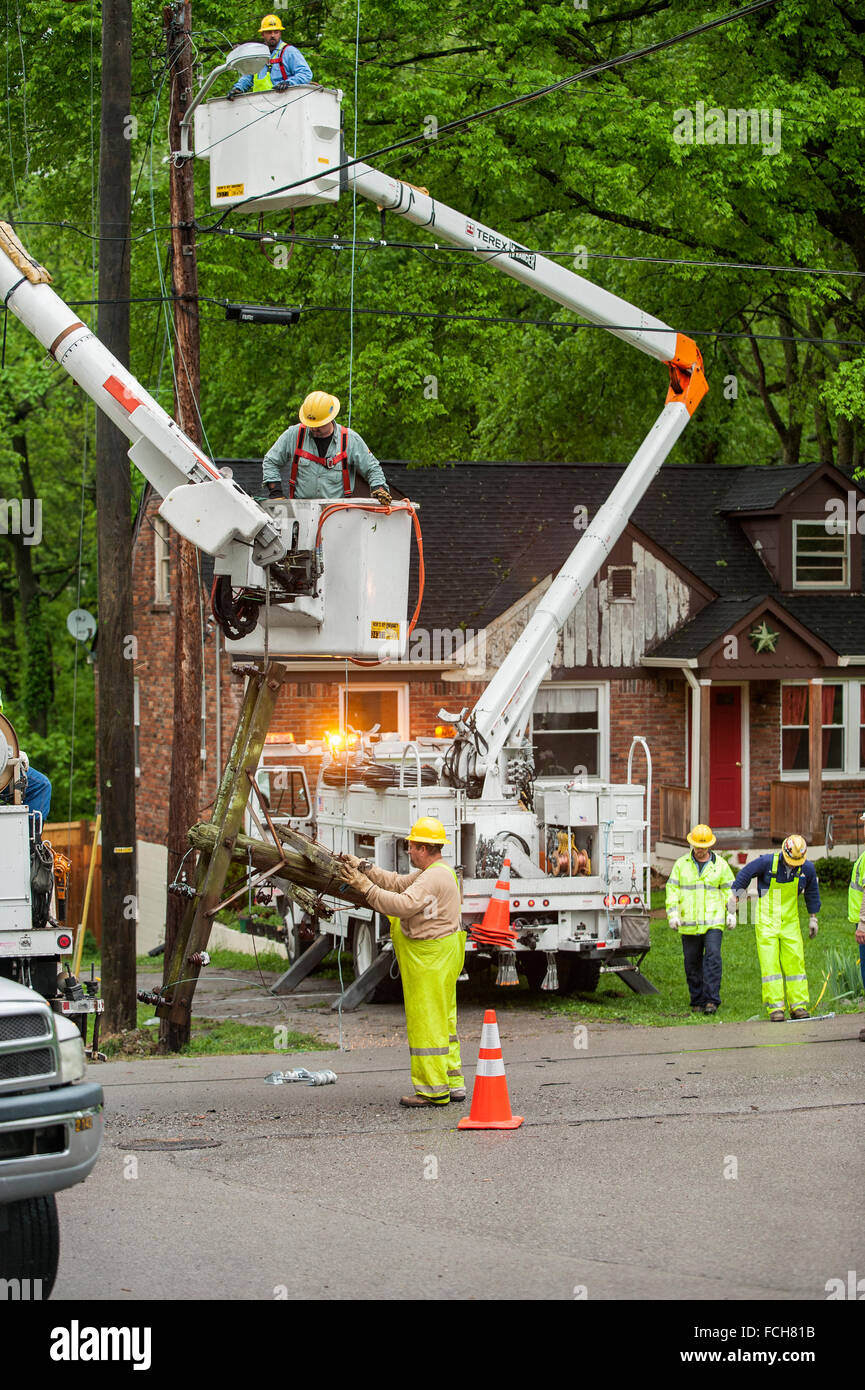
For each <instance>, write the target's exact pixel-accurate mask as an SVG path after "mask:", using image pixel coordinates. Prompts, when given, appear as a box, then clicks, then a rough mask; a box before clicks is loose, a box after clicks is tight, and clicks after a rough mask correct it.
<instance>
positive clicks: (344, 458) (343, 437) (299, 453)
mask: <svg viewBox="0 0 865 1390" xmlns="http://www.w3.org/2000/svg"><path fill="white" fill-rule="evenodd" d="M339 429H340V440H339V448H338V449H337V451H336V453H335V454H334V456H333V458H332V459H329V458H322V457H321V455H320V454H318V453H315V454H309V453H307V451H306V449H304V447H303V446H304V444H305V443H306V425H301V427H300V433H299V435H298V436H297V444H296V445H295V449H294V457H293V459H292V460H291V477H290V478H289V480H288V495H289V497H293V496H294V493H295V489H296V487H297V465H298V463H299V461H300V460H301V459H309V461H310V463H317V464H318V465H319V466H320V467H321V468H336V465H337V464H338V463H341V464H342V491H343V496H344V497H351V481H350V479H349V476H348V448H347V441H348V430H347V429H346V427H345V425H340V426H339Z"/></svg>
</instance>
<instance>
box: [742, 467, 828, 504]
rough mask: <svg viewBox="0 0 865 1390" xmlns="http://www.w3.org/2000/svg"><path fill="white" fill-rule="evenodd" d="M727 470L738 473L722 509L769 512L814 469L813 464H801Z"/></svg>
mask: <svg viewBox="0 0 865 1390" xmlns="http://www.w3.org/2000/svg"><path fill="white" fill-rule="evenodd" d="M724 472H725V473H734V474H737V475H738V476H737V477H735V478H734V479H733V480H732V482H731V484H730V487H729V488H728V490H727V493H726V495H725V497H724V499H723V501H722V503H721V510H722V511H725V512H756V511H768V510H769V509H770V508H771V507H775V506H777V504H778V503H779V502H780V500H781V498H782V497H784V496H785V495H786V494H787V493H788V492H792V491H793V488H794V487H798V486H799V484H800V483H803V482H804V481H805V479H806V478H807V477H808V475H809V474H810V473H813V472H814V464H813V463H800V464H796V465H795V466H794V467H788V468H775V467H772V468H754V467H751V468H730V469H724Z"/></svg>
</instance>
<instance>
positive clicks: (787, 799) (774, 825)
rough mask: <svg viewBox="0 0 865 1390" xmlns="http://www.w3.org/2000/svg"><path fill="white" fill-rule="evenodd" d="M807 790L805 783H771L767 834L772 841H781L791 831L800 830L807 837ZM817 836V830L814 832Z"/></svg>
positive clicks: (808, 803) (808, 812) (808, 816)
mask: <svg viewBox="0 0 865 1390" xmlns="http://www.w3.org/2000/svg"><path fill="white" fill-rule="evenodd" d="M809 795H810V793H809V788H808V783H807V782H773V783H772V786H771V795H770V799H769V821H770V827H769V833H770V835H771V837H772V839H773V840H775V841H776V842H777V841H778V840H783V839H784V836H785V835H789V834H790V831H791V830H801V833H802V834H803V835H805V836H809V829H808V821H809V819H810V802H809ZM816 833H817V834H818V835H819V833H820V832H819V829H818V830H817V832H816Z"/></svg>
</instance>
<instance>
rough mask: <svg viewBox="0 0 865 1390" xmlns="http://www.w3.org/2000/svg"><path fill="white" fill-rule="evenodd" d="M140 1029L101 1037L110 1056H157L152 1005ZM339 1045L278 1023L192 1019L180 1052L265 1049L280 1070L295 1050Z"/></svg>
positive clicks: (141, 1012)
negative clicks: (292, 1030)
mask: <svg viewBox="0 0 865 1390" xmlns="http://www.w3.org/2000/svg"><path fill="white" fill-rule="evenodd" d="M137 1007H138V1018H137V1028H136V1029H135V1030H134V1031H131V1032H127V1033H122V1034H119V1035H118V1036H116V1037H106V1038H103V1039H101V1040H100V1043H99V1047H100V1050H101V1051H102V1052H104V1053H105V1055H106V1057H109V1058H118V1057H157V1056H164V1055H165V1054H163V1053H159V1052H158V1038H159V1027H158V1025H157V1024H155V1023H150V1024H149V1026H148V1023H149V1020H151V1019H153V1018H154V1017H155V1014H154V1011H153V1006H152V1004H139V1005H138V1006H137ZM334 1046H335V1044H334V1043H329V1042H325V1041H324V1040H323V1039H322V1038H319V1037H316V1036H315V1035H314V1034H312V1033H295V1032H289V1031H287V1030H286V1029H285V1028H284V1026H283V1025H282V1024H281V1023H279V1022H276V1023H274V1025H273V1027H264V1026H262V1025H260V1024H249V1023H239V1022H237V1021H236V1020H234V1019H226V1020H225V1021H224V1022H221V1021H219V1020H217V1019H213V1018H196V1017H195V1016H193V1019H192V1036H191V1039H190V1041H189V1042H188V1043H187V1045H186V1047H183V1048H181V1050H180V1052H179V1053H177V1054H172V1055H176V1056H179V1057H207V1056H213V1057H219V1056H225V1055H230V1054H233V1053H237V1052H261V1053H269V1054H272V1055H273V1057H274V1058H275V1059H276V1061H275V1065H278V1068H279V1070H283V1071H284V1070H285V1067H286V1066H287V1062H286V1063H284V1064H283V1063H282V1061H281V1059H282V1058H288V1057H290V1056H291V1054H292V1053H294V1052H328V1051H331V1050H332V1048H333V1047H334Z"/></svg>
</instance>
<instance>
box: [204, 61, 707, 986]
mask: <svg viewBox="0 0 865 1390" xmlns="http://www.w3.org/2000/svg"><path fill="white" fill-rule="evenodd" d="M341 99H342V93H341V92H339V91H336V90H328V89H325V88H322V87H318V86H311V87H309V88H308V89H304V88H297V87H295V88H293V89H292V92H291V94H290V95H289V94H286V93H278V92H266V93H258V94H255V95H251V96H249V97H245V98H243V100H238V101H236V102H234V103H231V102H228V101H226V100H225V99H219V98H218V99H215V100H211V101H209V102H208V103H207V104H206V105H204V106H200V107H199V108H198V109H197V110H195V113H194V117H195V149H196V154H197V156H198V157H203V158H206V159H208V160H209V161H210V192H211V205H212V206H213V207H215V208H223V209H225V208H235V209H237V210H240V211H244V212H261V211H267V210H275V209H281V208H289V207H302V206H307V205H309V204H311V203H317V202H318V203H329V202H334V201H336V200H337V199H338V197H339V195H340V192H341V191H344V190H346V189H351V190H353V191H354V192H355V193H356V194H358V195H359V196H361V197H364V198H367V199H369V200H371V201H372V202H373V203H375V204H376V205H377V206H378V207H379V208H380V209H383V210H385V211H387V212H390V213H392V214H394V215H396V216H399V217H403V218H405V219H407V220H408V221H409V222H412V223H414V224H415V226H418V227H421V228H423V229H425V230H426V231H427V232H428V233H429V235H430V236H431V237H432V238H433V240H434V241H435V242H439V241H447V242H449V243H451V244H452V245H456V246H460V247H463V248H465V249H466V250H468V251H471V252H473V253H475V255H476V256H477V258H478V259H479V260H481V261H486V262H488V263H489V264H490V265H492V266H493V267H494V268H495V269H497V270H500V271H502V272H503V273H504V274H506V275H508V276H510V277H512V278H513V279H515V280H518V281H519V282H521V283H522V284H524V285H526V286H527V287H529V288H531V289H533V290H535V291H536V292H537V293H538V294H541V295H544V296H545V297H546V298H548V299H552V300H554V301H555V302H556V303H558V304H561V305H563V306H565V307H566V308H568V309H571V310H573V311H575V312H577V313H580V314H582V315H583V316H584V318H586V319H588V320H589V322H591V323H594V324H597V325H599V326H600V327H602V328H605V329H606V330H607V331H608V332H610V333H611V334H613V335H614V336H616V337H618V338H621V339H622V340H623V341H624V342H626V343H628V344H630V345H631V346H632V347H635V348H637V349H638V350H639V351H641V352H644V353H646V354H647V355H648V356H650V357H652V358H654V359H655V360H656V361H658V362H660V363H663V364H664V365H665V366H666V368H667V371H668V373H669V389H668V392H667V396H666V400H665V402H664V406H663V409H662V410H661V413H660V415H659V416H658V418H657V420H656V421H655V423H654V424H653V426H652V428H651V429H650V431H649V433H648V435H647V436H646V438H645V440H644V441H643V443H642V444H641V445H640V447H639V448H638V450H637V451H636V453H635V455H634V457H633V458H632V460H631V462H630V464H629V465H628V468H627V469H626V470H625V472H624V474H623V476H622V478H621V480H620V481H619V483H618V484H617V486H616V487H615V488H614V490H613V492H612V493H611V495H610V497H609V498H608V499H607V501H606V502H605V503H604V505H603V506H602V507H601V509H600V510H599V512H598V513H597V515H596V516H595V518H594V520H593V521H592V522H591V524H590V525H589V526H588V528H587V529H586V530H585V532H584V533H583V534H582V536H581V538H580V540H579V542H578V544H577V545H576V546H575V548H574V550H573V552H572V553H571V555H570V556H569V557H568V559H567V560H566V561H565V563H564V565H563V566H562V568H561V569H560V571H559V573H558V575H557V576H556V577H555V579H554V580H553V582H552V584H551V586H550V587H549V589H548V590H547V591H546V593H545V594H544V596H543V597H542V599H541V600H540V602H539V603H538V605H537V607H536V609H535V611H534V614H533V616H532V618H531V620H530V621H529V623H528V624H527V626H526V628H525V630H524V631H523V633H522V634H521V636H520V637H519V639H518V640H517V641H516V643H515V644H514V646H513V648H512V650H511V651H510V652H509V654H508V655H507V657H506V658H505V660H504V662H503V663H502V664H501V666H500V667H499V669H498V671H497V672H496V673H495V675H494V676H493V678H492V680H491V681H490V683H489V685H488V686H487V687H486V689H485V691H484V692H483V694H482V695H481V696H480V698H479V699H478V700H477V702H476V704H475V706H474V708H473V709H471V710H468V709H462V710H459V711H454V712H448V711H446V710H442V711H441V716H440V717H441V718H442V719H443V720H445V721H447V722H448V723H449V724H451V725H452V726H453V727H454V729H455V736H454V738H453V740H452V742H451V744H450V746H449V747H447V748H443V747H442V745H441V744H438V745H437V744H436V743H435V742H434V741H432V740H429V741H423V740H419V741H417V742H416V743H413V744H399V743H390V744H387V745H385V744H377V745H375V747H374V749H373V752H374V755H375V756H374V757H370V756H364V755H363V754H350V753H345V754H342V755H340V756H337V757H332V758H325V760H324V762H323V764H322V768H321V773H320V775H319V782H318V787H317V790H316V796H315V812H314V821H313V828H314V833H315V835H316V836H317V838H318V839H319V840H320V841H321V842H322V843H323V844H324V845H326V846H327V847H328V848H331V849H333V850H334V851H336V852H350V853H353V854H356V855H358V856H359V857H361V858H367V859H373V860H374V861H375V862H376V863H378V864H380V865H382V866H383V867H385V868H388V869H396V870H399V871H401V872H407V871H408V869H409V867H410V866H409V864H408V859H407V856H406V853H405V850H404V849H403V848H402V847H401V846H402V839H403V837H404V836H405V834H406V830H407V828H408V827H409V826H410V825H411V824H412V823H413V821H414V820H415V819H417V818H418V817H420V816H421V815H426V816H435V817H437V818H438V819H440V820H441V821H442V822H443V824H444V826H445V829H446V831H447V836H448V839H449V840H450V841H451V842H452V843H451V845H450V847H448V848H446V849H445V857H446V859H447V860H448V862H450V863H452V864H453V866H454V867H455V868H457V870H458V871H459V872H460V873H461V875H462V888H463V922H464V925H465V926H466V927H467V928H468V929H469V930H470V929H471V927H472V926H473V925H474V924H477V923H479V922H481V921H482V918H483V915H484V912H485V910H486V907H487V904H488V903H489V900H490V896H491V892H492V888H493V885H494V883H495V880H496V877H497V875H498V873H499V872H500V870H501V866H502V863H503V860H504V859H505V858H508V859H510V862H511V870H512V874H513V875H514V877H513V881H512V883H511V912H512V924H513V926H514V927H515V928H516V931H517V937H518V945H517V958H518V964H519V965H520V968H522V969H523V970H524V972H525V973H526V974H527V975H528V977H529V981H530V983H531V984H535V985H545V986H546V987H547V988H553V987H555V984H554V982H555V981H556V979H558V985H559V987H561V988H565V989H566V988H568V986H569V985H570V986H576V987H582V988H586V987H593V986H594V984H596V982H597V979H598V972H599V971H600V969H601V968H602V967H603V968H606V969H614V970H618V971H620V972H621V973H622V975H623V977H624V978H625V979H626V981H627V983H629V984H630V985H631V987H632V988H635V989H637V990H645V991H649V990H651V989H652V986H651V985H649V984H648V981H646V980H645V977H643V976H641V975H640V974H639V973H638V972H637V971H635V970H634V969H633V963H632V962H633V957H634V955H635V954H636V955H637V956H638V957H640V956H641V954H642V953H643V952H644V951H645V950H646V949H647V948H648V931H647V927H646V918H645V914H646V913H647V911H648V907H649V887H650V877H649V876H650V866H649V857H650V849H651V843H650V840H651V836H650V824H649V819H650V807H651V758H650V754H649V749H648V746H647V745H646V743H645V740H644V739H642V738H640V737H637V738H635V739H634V741H633V743H632V745H631V752H630V756H629V761H628V780H627V782H626V783H624V784H618V785H610V784H607V783H603V782H600V781H591V780H589V779H588V778H580V777H576V778H574V777H571V778H568V777H563V778H561V779H556V780H553V779H544V781H543V783H541V782H540V781H536V780H535V776H534V768H533V765H532V758H531V747H530V743H529V741H528V737H527V727H528V724H529V719H530V716H531V712H532V706H533V703H534V700H535V698H536V696H537V693H538V690H539V688H540V686H541V684H542V683H543V681H544V680H546V678H547V677H548V676H549V674H550V671H551V668H552V663H553V659H554V656H555V650H556V643H557V640H558V634H559V632H560V630H561V628H562V625H563V624H564V622H565V621H566V619H567V618H568V616H569V614H570V613H571V612H572V611H573V609H574V607H575V605H576V604H577V603H578V602H579V600H580V598H581V597H582V595H583V594H584V593H585V592H586V590H587V589H588V587H589V586H590V585H591V583H592V580H593V578H594V576H595V575H596V574H597V572H598V570H599V568H600V567H601V565H602V564H603V562H604V560H605V559H606V557H607V556H608V555H609V553H610V551H611V549H612V547H613V545H614V544H615V542H616V541H617V539H618V538H619V536H620V535H621V534H622V532H623V531H624V529H625V526H626V525H627V522H628V518H629V517H630V515H631V513H632V512H633V510H634V508H635V507H636V506H637V504H638V503H639V501H640V500H641V498H642V497H643V495H644V494H645V492H646V489H647V488H648V486H649V484H650V483H651V481H652V479H653V478H654V476H655V474H656V473H657V472H658V470H659V468H660V467H661V465H662V463H663V462H664V460H665V458H666V457H667V455H668V454H669V452H670V450H671V449H672V448H673V446H674V444H675V443H676V441H677V440H678V438H679V436H680V435H681V433H682V431H683V430H684V429H685V427H686V425H687V424H688V421H689V420H690V417H691V415H692V413H693V412H694V410H695V409H696V407H697V406H698V404H699V402H700V400H701V399H702V397H703V396H704V395H705V393H706V390H707V386H706V381H705V377H704V374H703V364H702V359H701V356H700V353H699V350H698V348H697V346H696V344H695V343H693V342H692V341H691V339H689V338H687V337H685V336H684V335H682V334H679V333H677V332H676V331H675V330H674V329H673V328H671V327H669V325H667V324H666V323H664V322H662V321H661V320H660V319H657V318H654V317H653V316H651V315H649V314H646V313H645V312H643V311H642V310H640V309H637V308H635V307H634V305H632V304H629V303H628V302H627V301H625V300H623V299H621V298H619V297H618V296H617V295H613V294H610V293H609V292H608V291H606V290H604V289H601V288H599V287H598V286H596V285H593V284H591V283H590V282H589V281H587V280H585V279H584V278H583V277H582V276H579V275H576V274H574V273H573V272H572V271H570V270H568V269H566V268H565V267H564V266H563V265H560V264H558V263H556V262H554V261H551V260H550V259H548V258H547V257H544V256H542V255H539V254H537V253H536V252H534V251H532V250H531V249H530V248H528V247H526V246H523V245H521V244H520V243H518V242H516V241H514V240H512V239H511V238H510V237H508V236H505V235H502V234H501V233H500V232H498V231H496V230H494V229H493V228H491V227H487V226H485V225H484V224H483V223H480V222H478V221H477V220H476V219H475V218H474V217H473V216H466V215H465V214H464V213H461V212H459V211H457V210H456V209H454V208H451V207H448V206H446V205H445V204H443V203H441V202H439V201H438V200H437V199H434V198H432V197H430V196H429V194H428V193H427V192H426V190H423V189H418V188H416V187H414V186H413V185H411V184H408V183H406V182H403V181H401V180H399V179H396V178H393V177H391V176H389V175H386V174H383V173H381V172H380V171H378V170H376V169H374V168H372V167H370V166H369V165H368V164H366V163H364V162H363V161H362V160H357V161H348V160H346V158H345V153H344V149H343V147H342V144H341V119H340V105H341ZM192 114H193V113H192V110H190V111H189V112H188V113H187V117H186V122H187V124H189V123H190V122H191V118H192ZM250 132H252V133H251V134H250ZM253 147H254V148H253ZM180 157H191V152H190V150H189V147H188V144H187V145H186V146H185V148H184V149H183V151H181V155H180ZM237 645H238V649H240V650H243V649H244V646H245V644H244V643H239V644H237ZM281 650H282V652H283V653H284V654H285V655H288V648H287V647H283V648H282V649H281ZM640 746H641V748H642V753H643V754H644V756H645V759H646V763H647V778H646V784H638V783H636V782H635V781H633V780H632V768H633V759H634V755H635V753H636V752H637V751H638V748H639V747H640ZM271 762H272V759H271ZM262 771H263V770H262ZM275 771H276V769H275V768H273V767H272V766H271V768H270V771H269V773H268V774H267V775H268V777H269V778H273V775H274V773H275ZM635 915H636V917H637V918H642V920H641V921H636V922H635V920H634V917H635ZM304 925H305V927H306V928H307V929H308V927H309V925H310V924H309V923H305V924H304ZM325 930H326V932H327V934H328V936H329V937H333V938H335V939H337V940H339V941H341V942H346V941H350V942H351V943H352V945H353V948H354V956H355V968H356V972H359V973H360V975H361V977H362V978H361V979H360V980H359V982H358V983H357V984H356V985H355V986H352V989H351V990H350V991H349V992H348V994H347V995H346V996H343V1004H344V1005H346V1004H351V1003H358V1002H360V1001H361V1000H362V999H364V998H370V997H375V996H374V993H373V992H374V991H375V990H376V989H378V990H381V989H382V988H386V987H387V974H388V968H389V965H390V960H389V958H388V954H387V950H388V924H387V922H386V921H384V920H383V919H381V918H380V917H377V916H376V915H375V914H373V913H372V912H364V911H363V910H361V909H357V908H351V909H348V908H345V907H344V906H343V907H342V908H341V909H340V910H339V911H338V912H337V913H336V914H335V917H334V918H333V919H331V920H330V921H329V922H328V923H327V925H326V928H325ZM474 946H475V943H474V942H473V941H472V939H471V937H470V939H469V948H470V954H469V956H468V957H467V961H468V963H469V964H470V963H471V959H472V956H471V952H472V948H473V947H474ZM491 949H492V948H491ZM481 952H482V953H483V954H489V953H491V951H490V952H488V951H487V950H486V949H485V948H484V947H483V946H482V945H481ZM319 955H320V953H319V952H315V951H310V952H308V953H307V955H306V956H305V957H304V956H302V957H301V958H300V959H299V960H298V961H297V962H296V963H295V964H294V965H292V967H291V969H290V970H289V971H287V972H286V974H285V975H284V976H283V978H282V979H281V981H279V982H278V984H277V985H276V986H275V989H276V990H277V991H278V992H288V991H289V990H291V989H293V988H294V987H295V985H296V984H297V983H299V981H300V979H302V978H303V975H304V974H305V973H306V972H307V971H308V969H309V968H311V966H312V964H313V963H314V961H315V959H317V958H319ZM391 959H392V958H391ZM554 964H555V966H556V969H555V971H554V970H553V968H552V967H553V965H554ZM508 982H511V980H509V981H508Z"/></svg>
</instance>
